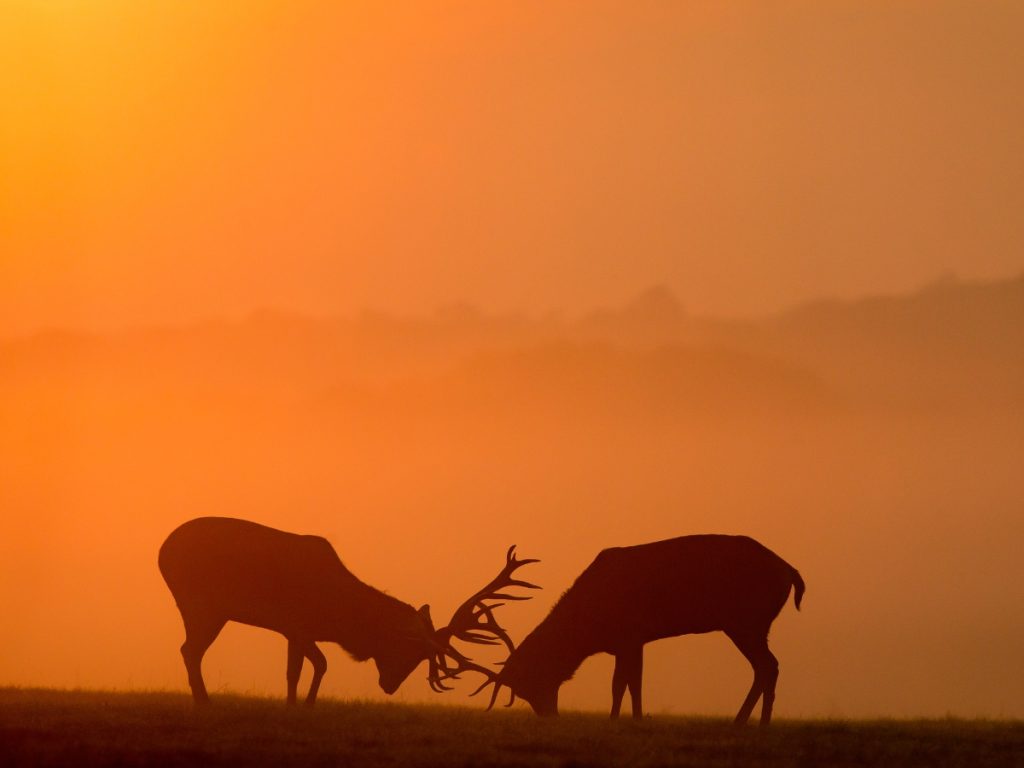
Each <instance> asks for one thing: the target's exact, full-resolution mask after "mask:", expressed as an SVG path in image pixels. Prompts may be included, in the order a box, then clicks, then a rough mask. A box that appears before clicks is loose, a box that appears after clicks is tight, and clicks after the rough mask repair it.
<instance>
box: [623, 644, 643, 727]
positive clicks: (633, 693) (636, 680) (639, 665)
mask: <svg viewBox="0 0 1024 768" xmlns="http://www.w3.org/2000/svg"><path fill="white" fill-rule="evenodd" d="M628 659H629V664H628V666H627V668H626V669H627V674H626V685H627V686H629V700H630V703H631V704H632V706H633V719H634V720H639V719H641V718H642V717H643V716H644V708H643V703H642V698H641V694H640V689H641V687H642V686H643V679H644V647H643V646H642V645H638V646H637V647H636V648H634V649H632V650H631V651H629V653H628Z"/></svg>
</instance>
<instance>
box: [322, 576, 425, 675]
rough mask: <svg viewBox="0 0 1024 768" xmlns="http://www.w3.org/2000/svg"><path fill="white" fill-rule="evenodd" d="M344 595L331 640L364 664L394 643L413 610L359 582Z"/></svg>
mask: <svg viewBox="0 0 1024 768" xmlns="http://www.w3.org/2000/svg"><path fill="white" fill-rule="evenodd" d="M345 592H346V594H344V595H343V596H342V597H341V600H340V601H339V610H338V611H337V613H336V615H335V617H334V622H333V624H334V626H333V631H332V635H333V637H332V638H331V639H333V640H334V641H335V642H337V643H338V645H340V646H341V647H342V648H344V649H345V650H346V651H348V653H349V654H350V655H351V656H352V657H353V658H354V659H356V660H357V661H365V660H366V659H369V658H372V657H374V656H376V655H377V653H378V651H379V650H380V649H381V648H382V647H384V646H385V645H386V644H387V643H388V642H389V641H391V640H393V638H394V636H395V634H396V633H398V632H400V631H401V628H402V627H403V626H404V623H403V622H404V620H407V618H408V613H409V612H410V611H413V610H414V609H413V607H412V606H411V605H409V604H408V603H403V602H402V601H401V600H398V599H397V598H394V597H391V596H390V595H387V594H385V593H383V592H381V591H380V590H377V589H374V588H373V587H371V586H369V585H368V584H364V583H362V582H359V583H358V584H355V585H350V586H349V588H348V589H346V590H345ZM405 623H407V622H405Z"/></svg>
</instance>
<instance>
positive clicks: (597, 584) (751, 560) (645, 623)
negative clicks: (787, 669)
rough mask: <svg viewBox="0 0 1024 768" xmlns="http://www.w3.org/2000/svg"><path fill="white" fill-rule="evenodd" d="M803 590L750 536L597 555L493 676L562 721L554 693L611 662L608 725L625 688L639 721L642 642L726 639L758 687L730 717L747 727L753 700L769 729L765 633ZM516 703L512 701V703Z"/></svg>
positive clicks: (770, 674) (771, 690) (771, 666)
mask: <svg viewBox="0 0 1024 768" xmlns="http://www.w3.org/2000/svg"><path fill="white" fill-rule="evenodd" d="M790 588H793V590H794V602H795V603H796V607H797V608H798V609H799V607H800V599H801V598H802V597H803V594H804V582H803V579H801V578H800V574H799V573H797V571H796V569H795V568H793V567H792V566H791V565H789V564H788V563H786V562H785V561H784V560H783V559H782V558H780V557H779V556H778V555H776V554H775V553H773V552H772V551H770V550H769V549H767V548H765V547H764V546H762V545H761V544H759V543H758V542H756V541H754V540H753V539H750V538H747V537H746V536H714V535H710V536H682V537H680V538H677V539H669V540H667V541H658V542H654V543H652V544H641V545H639V546H635V547H616V548H614V549H606V550H604V551H603V552H601V553H600V554H599V555H598V556H597V558H596V559H595V560H594V562H593V563H591V564H590V565H589V566H588V567H587V569H586V570H585V571H583V573H581V574H580V576H579V578H578V579H576V582H575V583H574V584H573V585H572V587H570V588H569V590H568V591H567V592H566V593H565V594H564V595H563V596H562V598H561V600H559V601H558V603H556V604H555V606H554V608H552V610H551V613H550V614H548V616H547V618H545V619H544V621H542V622H541V623H540V625H538V626H537V628H536V629H534V630H533V632H531V633H530V634H529V635H528V636H527V637H526V639H525V640H523V642H522V643H521V644H520V646H519V648H518V649H517V650H515V651H513V652H512V654H511V655H510V656H509V658H508V661H507V662H506V663H505V666H504V669H503V670H502V672H501V673H500V674H499V675H498V676H497V678H495V680H494V682H495V683H496V684H495V687H494V694H493V695H492V697H491V705H492V706H493V704H494V699H495V697H496V696H497V694H498V689H499V687H500V686H501V685H507V686H509V687H510V688H511V689H512V698H513V700H514V699H515V696H517V695H518V696H521V697H522V698H524V699H526V700H527V701H528V702H529V703H530V705H531V706H532V707H533V709H534V711H536V712H537V714H539V715H556V714H558V689H559V687H560V686H561V685H562V683H564V682H565V681H566V680H568V679H570V678H571V677H572V676H573V674H574V673H575V672H576V670H577V669H578V668H579V666H580V664H582V663H583V660H584V659H586V658H587V657H588V656H591V655H593V654H595V653H601V652H604V653H610V654H612V655H613V656H615V672H614V674H613V676H612V717H618V715H619V707H620V705H621V702H622V696H623V694H624V693H625V691H626V688H629V692H630V697H631V699H632V705H633V717H636V718H639V717H641V716H642V714H643V710H642V706H641V697H640V687H641V682H642V673H643V653H644V651H643V648H644V644H645V643H649V642H651V641H652V640H658V639H660V638H663V637H675V636H676V635H687V634H696V633H703V632H714V631H716V630H719V631H722V632H725V633H726V635H728V636H729V638H730V639H731V640H732V641H733V642H734V643H735V644H736V646H737V647H738V648H739V649H740V651H741V652H742V653H743V655H744V656H746V658H747V660H748V661H750V664H751V666H752V667H753V668H754V683H753V685H752V686H751V687H750V693H748V694H747V698H746V699H745V700H744V702H743V706H741V707H740V711H739V714H737V715H736V723H737V724H743V723H746V722H747V720H748V719H749V718H750V713H751V711H752V710H753V708H754V705H755V704H756V703H757V700H758V698H759V697H761V696H763V697H764V701H763V704H762V706H761V725H768V723H769V722H770V721H771V716H772V704H773V703H774V701H775V683H776V680H777V679H778V676H779V665H778V661H776V659H775V656H773V655H772V653H771V651H769V650H768V629H769V627H771V624H772V621H773V620H774V619H775V617H776V616H778V614H779V611H781V610H782V607H783V606H784V605H785V604H786V600H787V599H788V598H789V592H790ZM511 703H512V702H511V701H510V702H509V704H511Z"/></svg>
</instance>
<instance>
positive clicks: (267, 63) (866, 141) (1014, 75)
mask: <svg viewBox="0 0 1024 768" xmlns="http://www.w3.org/2000/svg"><path fill="white" fill-rule="evenodd" d="M1022 30H1024V4H1021V3H1019V2H988V1H987V2H976V0H964V1H962V2H952V1H942V0H929V1H928V2H892V1H891V0H879V1H877V2H873V1H869V0H849V1H845V0H833V1H830V2H822V0H808V1H807V2H771V3H766V2H763V1H762V0H756V1H755V2H635V1H631V2H620V3H603V2H587V3H582V2H553V1H552V0H543V2H516V3H480V2H467V3H420V2H412V3H388V4H384V3H376V2H374V3H335V2H330V3H328V2H322V3H313V2H280V3H273V2H256V0H252V1H250V2H245V3H226V2H225V3H221V2H217V3H209V2H177V1H174V2H170V1H163V2H146V3H139V2H136V1H135V0H125V1H123V2H121V1H119V0H88V1H86V0H78V1H75V0H0V332H17V331H23V330H27V329H31V328H35V327H39V326H41V325H52V324H74V325H93V326H95V325H110V324H114V325H119V324H124V323H137V322H149V321H178V320H185V319H190V318H194V317H196V316H201V315H209V314H218V313H229V314H234V313H241V312H246V311H248V310H250V309H252V308H254V307H258V306H264V305H278V306H286V307H291V308H295V309H301V310H307V311H315V312H337V311H348V310H352V309H356V308H359V307H363V306H373V307H379V308H388V309H401V310H422V309H427V308H431V307H434V306H436V305H438V304H443V303H446V302H450V301H454V300H459V299H465V300H469V301H473V302H477V303H479V304H481V305H483V306H485V307H488V308H496V309H523V310H531V311H537V310H544V309H547V308H552V307H559V308H565V309H568V310H570V311H577V310H580V309H584V308H588V307H592V306H595V305H600V304H608V303H614V302H620V301H622V300H624V299H626V298H628V297H629V296H630V295H632V294H633V293H635V292H637V291H639V290H640V289H642V288H644V287H646V286H648V285H650V284H652V283H656V282H664V283H667V284H669V285H670V286H671V287H672V288H674V289H675V290H676V291H677V293H678V294H679V295H680V297H681V298H682V300H683V301H684V302H685V303H686V304H687V306H689V307H690V308H692V309H693V310H696V311H711V312H718V313H735V312H744V313H745V312H761V311H766V310H771V309H774V308H777V307H780V306H784V305H787V304H791V303H793V302H796V301H799V300H801V299H804V298H808V297H811V296H816V295H822V294H830V295H857V294H862V293H868V292H878V291H892V290H903V289H907V288H911V287H914V286H916V285H919V284H921V283H923V282H927V281H929V280H931V279H933V278H934V277H935V276H937V275H939V274H941V273H944V272H948V271H954V272H957V273H959V274H961V275H964V276H969V277H994V276H1002V275H1007V274H1012V273H1016V272H1018V271H1020V270H1021V269H1024V255H1022V254H1024V248H1022V246H1024V218H1022V217H1021V216H1020V211H1021V210H1022V209H1024V100H1022V99H1021V94H1022V93H1024V48H1022V46H1021V45H1020V40H1021V32H1022Z"/></svg>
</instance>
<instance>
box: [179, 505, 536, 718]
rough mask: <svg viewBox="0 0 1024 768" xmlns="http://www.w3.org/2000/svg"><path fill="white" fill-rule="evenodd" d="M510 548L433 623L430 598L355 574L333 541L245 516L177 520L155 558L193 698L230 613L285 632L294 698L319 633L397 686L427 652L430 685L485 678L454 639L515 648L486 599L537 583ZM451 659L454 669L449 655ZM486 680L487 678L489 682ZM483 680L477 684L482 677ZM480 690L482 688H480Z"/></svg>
mask: <svg viewBox="0 0 1024 768" xmlns="http://www.w3.org/2000/svg"><path fill="white" fill-rule="evenodd" d="M514 551H515V547H510V548H509V551H508V554H507V555H506V558H505V559H506V563H505V567H504V568H503V569H502V571H501V573H499V574H498V576H497V577H496V578H495V579H494V580H493V581H491V582H490V584H488V585H487V586H486V587H484V588H483V589H482V590H480V591H479V592H477V593H476V594H474V595H473V596H472V597H470V598H469V600H467V601H466V602H465V603H463V605H462V606H460V607H459V609H458V610H457V611H456V612H455V614H454V615H453V616H452V620H451V622H450V623H449V624H448V626H447V627H443V628H441V629H438V630H435V629H434V625H433V622H432V621H431V618H430V608H429V606H426V605H424V606H422V607H421V608H420V609H419V610H416V609H415V608H413V607H412V606H411V605H408V604H407V603H403V602H402V601H401V600H397V599H395V598H394V597H390V596H389V595H386V594H384V593H383V592H379V591H378V590H376V589H374V588H373V587H371V586H369V585H367V584H364V583H363V582H362V581H360V580H359V579H357V578H356V577H355V576H354V575H353V574H352V573H351V572H350V571H349V570H348V569H347V568H346V567H345V566H344V564H343V563H342V562H341V560H340V559H339V557H338V555H337V553H335V551H334V548H333V547H332V546H331V545H330V543H329V542H328V541H327V540H326V539H323V538H320V537H319V536H300V535H297V534H293V533H286V532H284V531H279V530H275V529H274V528H268V527H266V526H263V525H258V524H256V523H251V522H248V521H246V520H235V519H232V518H224V517H203V518H198V519H196V520H191V521H189V522H187V523H185V524H183V525H182V526H181V527H179V528H177V529H176V530H175V531H173V532H172V533H171V535H170V536H168V537H167V540H166V541H165V542H164V544H163V546H162V547H160V556H159V566H160V573H161V574H163V577H164V581H166V582H167V586H168V587H169V588H170V590H171V593H172V594H173V595H174V599H175V600H176V601H177V604H178V609H179V610H180V611H181V618H182V620H183V621H184V623H185V643H184V645H182V646H181V655H182V658H183V659H184V661H185V669H186V671H187V672H188V682H189V685H190V686H191V688H192V696H193V698H194V699H195V700H196V702H206V701H208V700H209V696H208V694H207V692H206V686H205V684H204V683H203V675H202V670H201V666H202V660H203V655H204V654H205V653H206V650H207V649H208V648H209V647H210V645H211V644H212V643H213V641H214V640H215V639H216V638H217V635H218V634H219V633H220V631H221V629H222V628H223V627H224V625H225V624H226V623H227V622H229V621H237V622H239V623H242V624H250V625H252V626H256V627H263V628H266V629H270V630H273V631H275V632H280V633H281V634H282V635H284V636H285V637H286V638H287V639H288V664H287V675H286V677H287V681H288V702H289V703H290V704H293V703H295V698H296V691H297V687H298V681H299V673H300V671H301V669H302V660H303V658H304V657H305V658H307V659H309V661H310V663H311V664H312V665H313V680H312V682H311V683H310V686H309V693H308V695H307V696H306V703H307V704H313V702H315V701H316V695H317V690H318V689H319V687H320V681H321V679H322V678H323V676H324V672H326V671H327V660H326V659H325V658H324V655H323V653H322V652H321V651H320V649H319V648H317V646H316V643H317V642H318V641H329V642H336V643H338V644H339V645H340V646H341V647H342V648H344V649H345V650H346V651H348V653H349V654H350V655H351V656H352V658H354V659H356V660H357V661H366V660H367V659H373V660H374V662H376V664H377V671H378V673H379V683H380V687H381V688H382V689H383V690H384V692H385V693H389V694H390V693H394V692H395V691H396V690H398V687H399V686H400V685H401V684H402V682H403V681H404V680H405V679H406V678H407V677H408V676H409V675H410V674H411V673H412V671H413V670H414V669H415V668H416V667H417V666H418V665H419V663H420V662H421V661H423V660H424V659H429V660H430V673H429V675H428V680H429V681H430V686H431V688H433V689H434V690H437V691H442V690H447V687H446V686H445V685H444V684H443V682H442V681H443V680H445V679H447V678H453V677H456V676H457V675H458V674H459V673H461V672H463V671H465V670H473V671H477V672H481V673H483V674H484V675H486V676H487V678H488V682H491V681H494V680H495V679H496V676H495V675H494V673H493V672H492V671H491V670H489V669H486V668H484V667H480V666H477V665H476V664H473V662H471V661H470V660H469V659H467V658H466V657H465V656H463V655H462V654H461V653H460V652H459V651H458V650H457V649H456V648H455V647H454V646H453V645H452V640H453V639H460V640H464V641H466V642H471V643H482V644H488V645H493V644H496V643H499V642H501V643H504V644H505V645H506V647H508V649H509V651H510V652H511V651H513V650H514V646H513V644H512V641H511V640H510V639H509V637H508V634H507V633H506V632H505V631H504V629H502V627H501V626H499V625H498V623H497V622H496V621H495V619H494V614H493V613H492V611H493V608H495V607H497V606H487V605H486V604H485V603H484V602H483V601H484V600H490V599H510V600H526V599H529V598H528V597H524V596H517V595H507V594H502V593H500V592H498V591H497V590H500V589H502V588H504V587H510V586H514V587H526V588H529V589H538V587H536V586H535V585H533V584H529V583H527V582H525V581H518V580H516V579H513V578H511V576H512V572H513V571H515V570H516V569H517V568H519V567H520V566H522V565H525V564H527V563H534V562H537V561H536V560H518V559H516V557H515V554H514ZM447 657H451V658H453V659H455V660H456V662H457V666H456V667H455V668H454V669H453V668H450V667H449V666H448V664H447V662H446V658H447ZM485 685H486V683H485ZM482 687H483V686H482ZM479 690H480V689H478V692H479Z"/></svg>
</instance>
